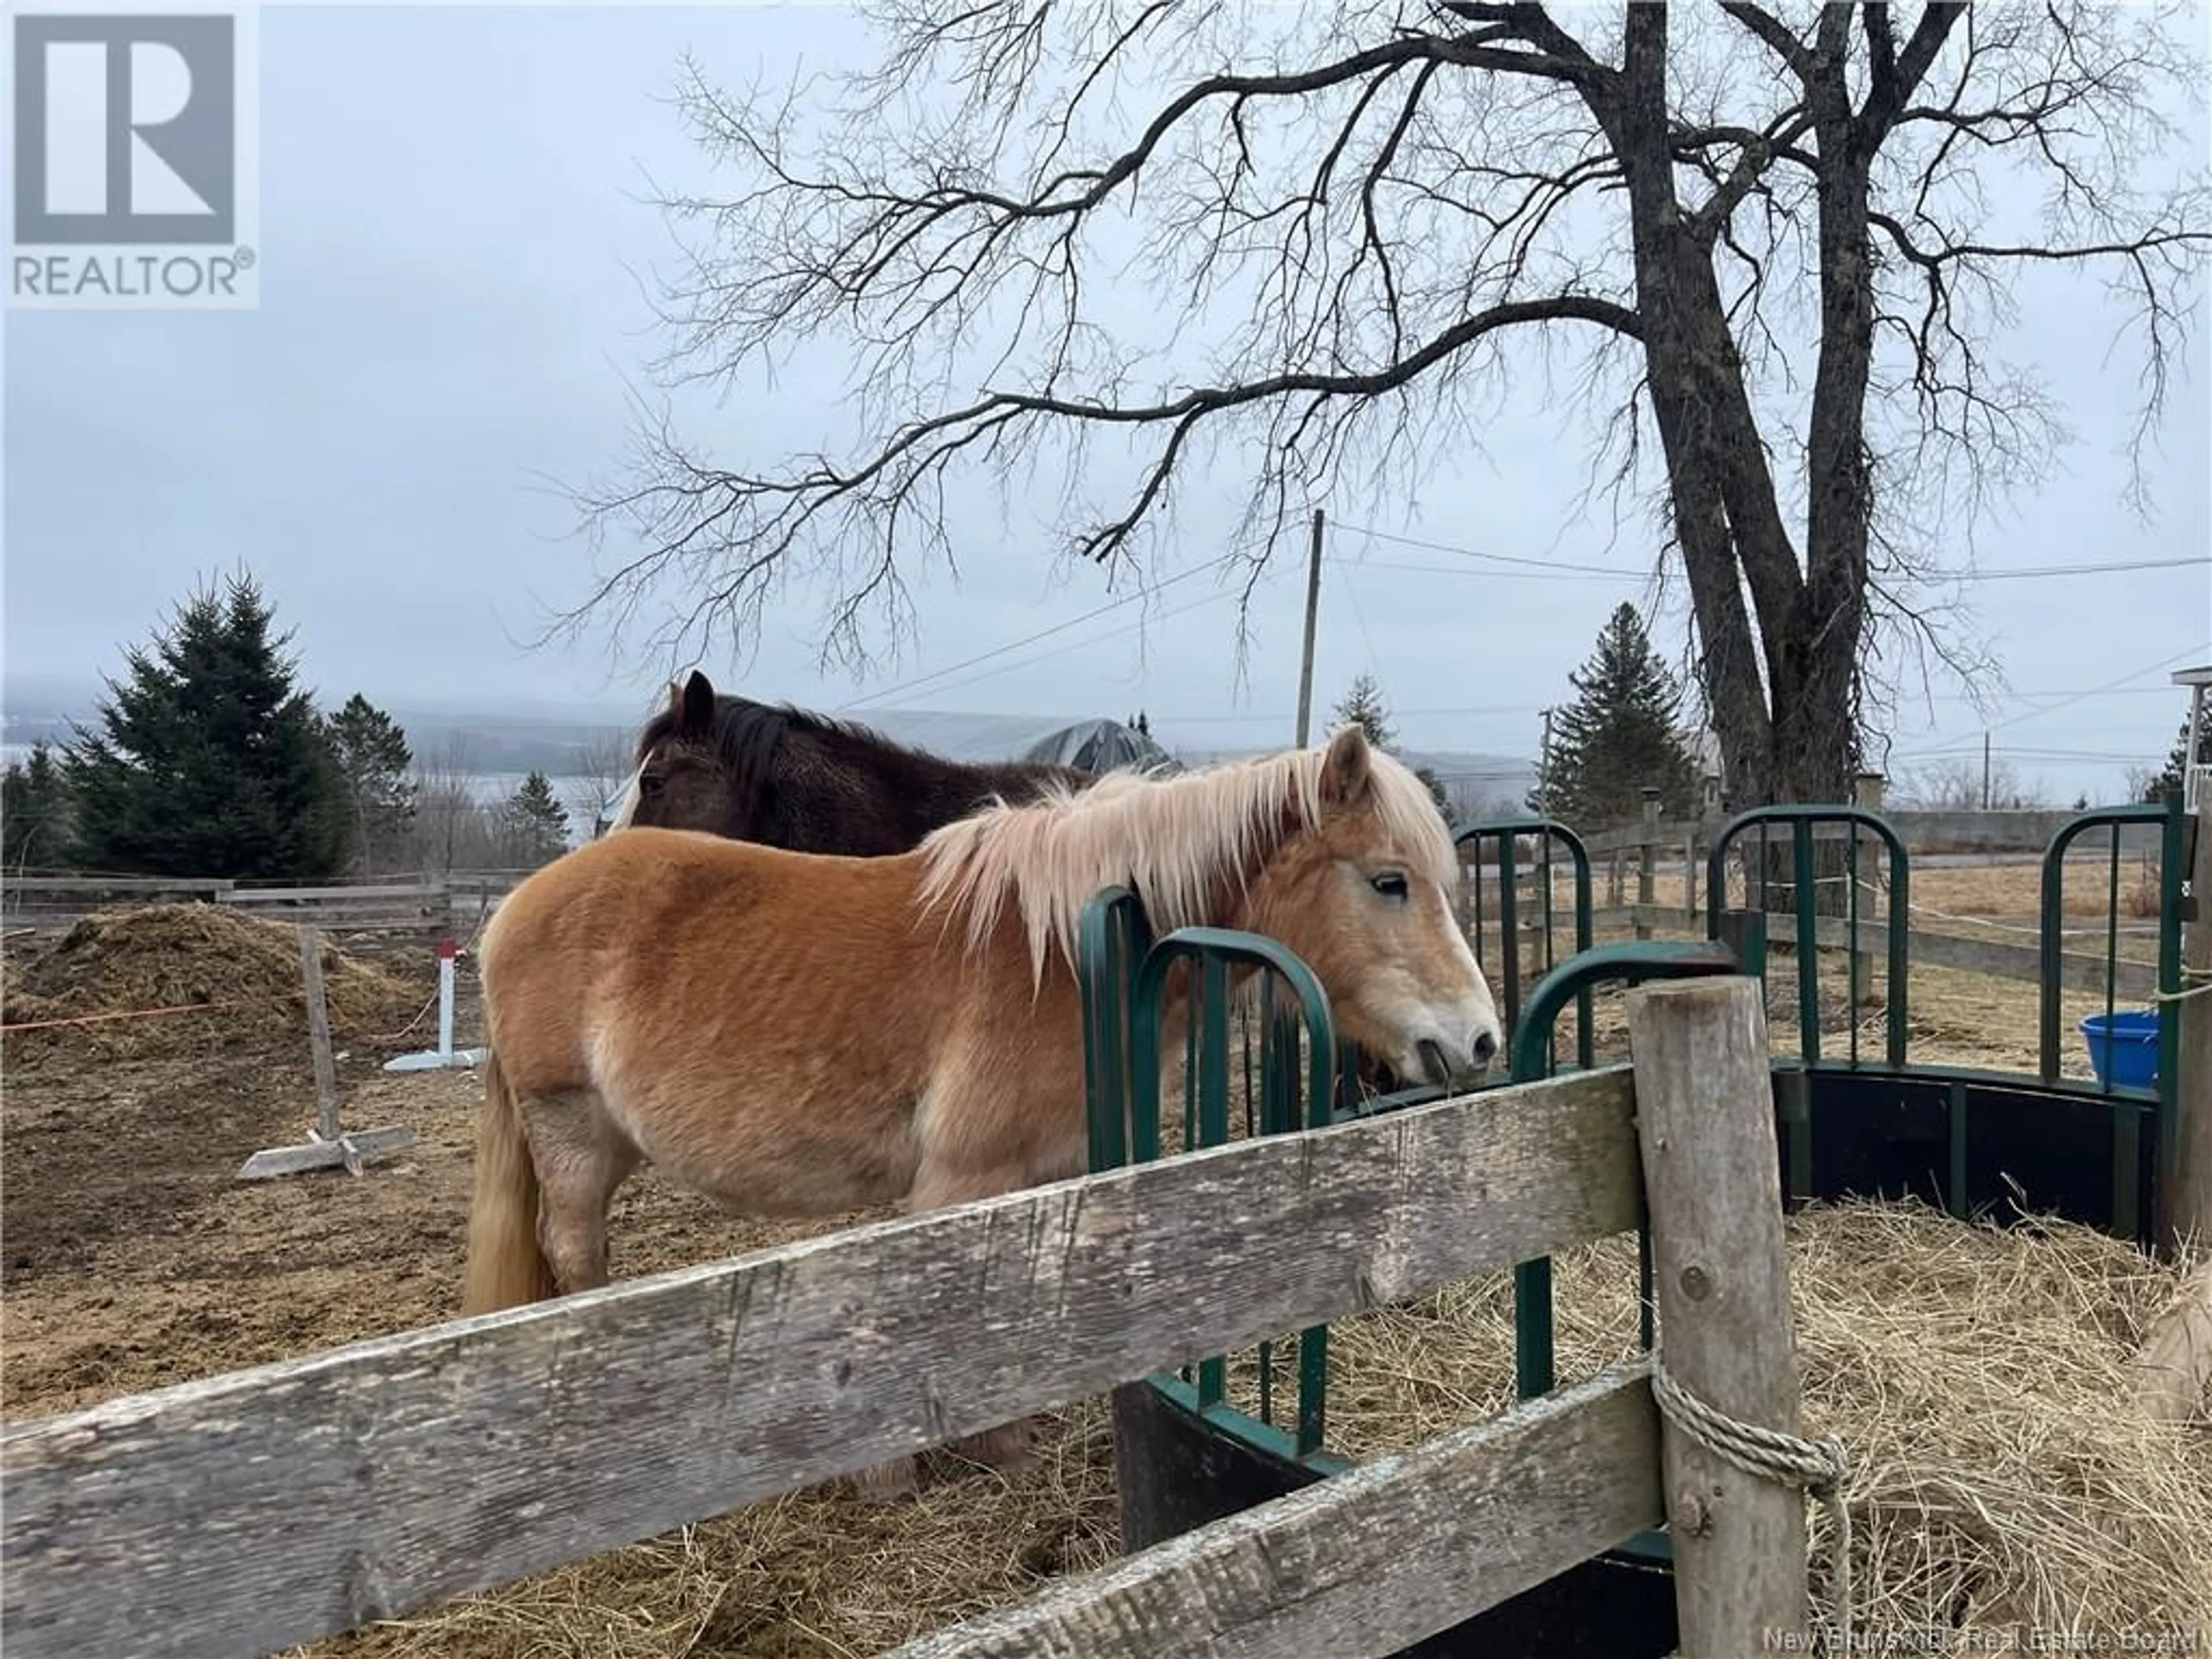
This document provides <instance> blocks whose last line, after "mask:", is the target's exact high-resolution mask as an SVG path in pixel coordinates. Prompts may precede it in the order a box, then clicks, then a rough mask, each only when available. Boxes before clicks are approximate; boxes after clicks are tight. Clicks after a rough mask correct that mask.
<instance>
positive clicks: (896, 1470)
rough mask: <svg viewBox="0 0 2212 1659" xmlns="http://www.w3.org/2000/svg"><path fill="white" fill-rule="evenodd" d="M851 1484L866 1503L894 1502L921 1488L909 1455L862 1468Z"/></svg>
mask: <svg viewBox="0 0 2212 1659" xmlns="http://www.w3.org/2000/svg"><path fill="white" fill-rule="evenodd" d="M853 1486H854V1491H855V1492H857V1493H858V1494H859V1495H860V1500H861V1501H862V1502H863V1503H868V1504H895V1503H896V1502H898V1501H899V1500H900V1499H901V1498H912V1497H913V1496H915V1493H917V1492H920V1491H921V1481H920V1480H918V1479H916V1477H915V1462H914V1459H912V1458H911V1457H898V1458H894V1459H892V1460H891V1461H890V1462H888V1463H878V1464H877V1465H876V1467H875V1468H872V1469H862V1470H861V1471H860V1473H859V1474H856V1475H854V1477H853Z"/></svg>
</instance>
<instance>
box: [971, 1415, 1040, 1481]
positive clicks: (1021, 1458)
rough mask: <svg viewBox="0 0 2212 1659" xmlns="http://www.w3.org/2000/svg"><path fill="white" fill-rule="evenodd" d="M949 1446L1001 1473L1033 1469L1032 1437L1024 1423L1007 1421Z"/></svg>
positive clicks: (1033, 1445)
mask: <svg viewBox="0 0 2212 1659" xmlns="http://www.w3.org/2000/svg"><path fill="white" fill-rule="evenodd" d="M952 1449H953V1450H954V1451H955V1452H956V1453H957V1454H958V1455H960V1456H962V1457H965V1458H967V1459H969V1461H970V1462H977V1463H981V1464H983V1465H984V1466H985V1467H987V1468H994V1469H996V1470H998V1471H999V1472H1000V1474H1020V1473H1021V1472H1022V1471H1023V1470H1024V1469H1030V1468H1036V1462H1037V1454H1036V1442H1035V1437H1034V1436H1033V1435H1032V1434H1031V1432H1030V1425H1028V1424H1027V1423H1009V1424H1006V1425H1003V1426H1001V1427H999V1428H995V1429H986V1430H984V1431H983V1432H982V1433H981V1434H977V1435H970V1436H969V1437H967V1438H966V1439H964V1440H959V1441H956V1442H954V1443H953V1447H952Z"/></svg>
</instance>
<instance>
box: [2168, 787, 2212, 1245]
mask: <svg viewBox="0 0 2212 1659" xmlns="http://www.w3.org/2000/svg"><path fill="white" fill-rule="evenodd" d="M2186 833H2187V834H2188V835H2189V837H2190V839H2191V840H2192V841H2193V842H2195V843H2196V846H2195V848H2194V849H2193V851H2192V854H2191V858H2190V860H2189V866H2188V868H2189V892H2188V894H2187V895H2186V896H2185V898H2184V899H2183V901H2182V905H2183V909H2182V916H2183V921H2182V933H2181V941H2182V953H2181V961H2182V970H2181V983H2180V984H2179V985H2178V986H2176V987H2172V988H2173V989H2174V990H2177V991H2179V992H2181V993H2182V996H2181V997H2180V999H2179V1000H2178V1001H2173V1002H2169V1003H2167V1004H2166V1009H2165V1013H2164V1014H2163V1015H2161V1018H2172V1019H2174V1020H2176V1021H2178V1022H2179V1024H2180V1027H2181V1038H2180V1042H2179V1058H2178V1060H2176V1062H2175V1070H2176V1071H2177V1072H2178V1073H2179V1076H2177V1077H2176V1078H2175V1079H2174V1091H2173V1106H2174V1112H2175V1115H2176V1121H2175V1124H2174V1134H2175V1146H2174V1159H2173V1188H2174V1190H2173V1204H2172V1212H2171V1216H2172V1219H2171V1223H2170V1225H2169V1229H2168V1231H2169V1232H2170V1234H2171V1235H2172V1237H2173V1238H2174V1239H2175V1240H2177V1241H2179V1240H2183V1239H2188V1238H2191V1237H2194V1238H2195V1239H2197V1241H2199V1242H2200V1243H2201V1242H2203V1241H2204V1240H2206V1239H2212V791H2202V792H2200V793H2198V795H2197V805H2196V811H2195V812H2194V814H2193V815H2192V816H2191V818H2190V819H2189V824H2188V829H2187V831H2186Z"/></svg>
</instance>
